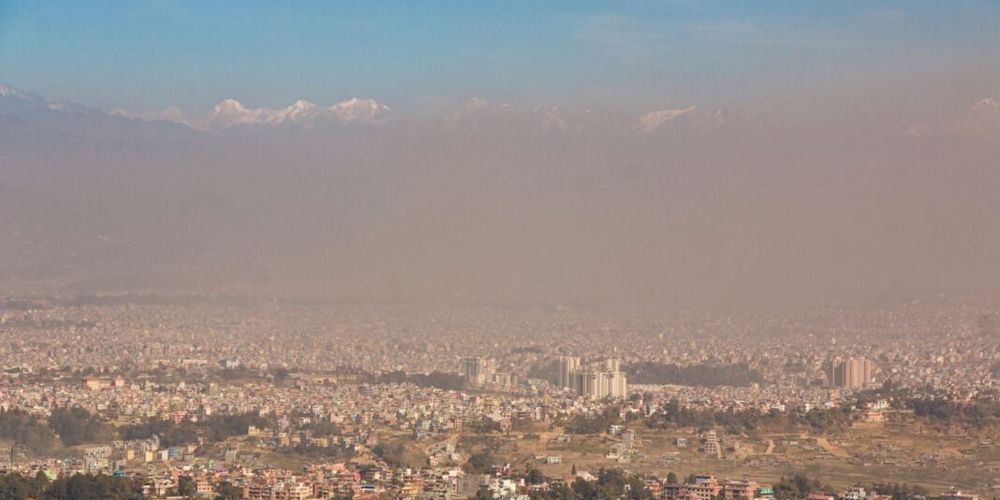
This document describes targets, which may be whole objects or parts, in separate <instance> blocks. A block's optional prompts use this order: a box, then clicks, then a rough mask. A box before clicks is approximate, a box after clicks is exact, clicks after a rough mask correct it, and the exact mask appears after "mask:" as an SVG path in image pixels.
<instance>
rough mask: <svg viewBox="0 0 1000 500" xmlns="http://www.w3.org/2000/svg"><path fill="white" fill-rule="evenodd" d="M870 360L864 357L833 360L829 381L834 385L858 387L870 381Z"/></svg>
mask: <svg viewBox="0 0 1000 500" xmlns="http://www.w3.org/2000/svg"><path fill="white" fill-rule="evenodd" d="M873 374H874V373H873V367H872V362H871V361H869V360H867V359H865V358H847V359H837V360H834V361H833V363H832V366H831V370H830V383H831V385H833V386H835V387H843V388H845V389H859V388H862V387H865V386H867V385H868V384H870V383H871V381H872V376H873Z"/></svg>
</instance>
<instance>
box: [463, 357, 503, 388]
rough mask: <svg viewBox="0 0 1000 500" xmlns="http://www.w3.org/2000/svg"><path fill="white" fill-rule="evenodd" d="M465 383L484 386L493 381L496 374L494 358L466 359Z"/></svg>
mask: <svg viewBox="0 0 1000 500" xmlns="http://www.w3.org/2000/svg"><path fill="white" fill-rule="evenodd" d="M464 366H465V381H466V382H468V383H469V384H470V385H475V386H482V385H485V384H486V383H487V382H492V381H493V375H494V374H495V373H496V371H497V369H496V361H494V360H493V358H484V357H472V358H465V360H464Z"/></svg>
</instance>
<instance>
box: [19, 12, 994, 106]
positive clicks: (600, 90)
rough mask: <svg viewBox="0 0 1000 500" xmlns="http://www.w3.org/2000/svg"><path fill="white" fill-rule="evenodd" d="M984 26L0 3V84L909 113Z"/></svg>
mask: <svg viewBox="0 0 1000 500" xmlns="http://www.w3.org/2000/svg"><path fill="white" fill-rule="evenodd" d="M997 26H1000V4H998V3H997V2H993V1H979V2H976V1H956V2H934V1H929V2H924V1H900V2H871V1H846V2H798V1H763V2H761V1H743V2H739V1H737V2H703V1H697V0H632V1H629V0H616V1H593V0H574V1H553V2H536V1H510V2H480V1H469V2H454V1H447V2H442V1H427V2H412V1H391V0H390V1H380V2H346V1H308V0H307V1H300V2H264V1H218V2H202V1H185V0H136V1H119V0H96V1H88V2H79V1H75V0H62V1H56V0H53V1H44V0H43V1H33V0H32V1H28V0H0V81H4V82H6V83H8V84H11V85H14V86H16V87H19V88H25V89H31V90H33V91H36V92H38V93H40V94H42V95H45V96H46V97H48V98H49V99H51V100H56V101H73V102H79V103H82V104H86V105H88V106H94V107H98V108H102V109H116V108H127V109H133V110H137V111H143V110H150V109H158V108H162V107H165V106H170V105H176V106H179V107H181V108H182V109H184V110H186V111H198V110H203V109H206V108H208V107H210V106H211V105H212V104H214V103H215V102H218V101H220V100H221V99H223V98H227V97H232V98H236V99H239V100H241V101H243V102H245V103H248V104H250V105H253V106H271V107H277V106H285V105H288V104H289V103H291V102H293V101H294V100H296V99H307V100H310V101H315V102H320V103H334V102H339V101H341V100H343V99H346V98H349V97H354V96H359V97H373V98H376V99H378V100H380V101H382V102H387V103H388V104H389V105H391V106H393V107H394V108H396V109H424V108H427V107H431V108H433V107H434V106H435V105H443V104H447V103H451V102H455V101H456V100H464V99H466V98H469V97H473V96H477V97H484V98H488V99H491V100H494V101H504V102H514V103H522V104H539V103H545V104H559V105H588V104H601V105H612V106H617V107H622V108H626V109H634V110H641V109H657V108H662V107H670V106H674V107H679V106H686V105H690V104H700V105H716V106H721V105H727V104H733V103H738V104H740V105H742V106H755V107H756V108H758V109H775V108H785V109H788V110H789V111H790V112H795V111H802V109H803V106H809V107H811V108H810V110H809V111H810V112H814V111H815V110H814V109H812V108H815V107H816V106H827V107H830V108H833V109H836V108H838V107H840V106H842V105H843V103H844V102H845V101H847V102H850V103H858V106H859V107H862V108H863V107H867V106H868V105H869V103H870V101H872V100H878V101H879V102H880V103H882V104H881V105H882V106H884V107H886V109H895V110H907V109H909V108H912V107H913V104H914V103H915V102H919V101H923V102H924V103H925V106H926V107H928V108H933V107H934V106H939V105H940V106H946V105H954V104H955V103H960V102H967V101H969V100H970V99H972V98H975V97H981V96H984V95H990V94H991V92H990V91H993V90H995V89H996V88H997V87H998V86H1000V51H998V50H997V47H1000V30H997V29H996V27H997ZM942 89H947V92H942ZM993 93H995V92H993ZM928 112H930V111H928Z"/></svg>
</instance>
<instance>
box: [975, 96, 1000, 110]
mask: <svg viewBox="0 0 1000 500" xmlns="http://www.w3.org/2000/svg"><path fill="white" fill-rule="evenodd" d="M972 109H973V110H979V111H1000V101H997V100H995V99H993V98H992V97H987V98H985V99H980V100H978V101H976V103H975V104H973V105H972Z"/></svg>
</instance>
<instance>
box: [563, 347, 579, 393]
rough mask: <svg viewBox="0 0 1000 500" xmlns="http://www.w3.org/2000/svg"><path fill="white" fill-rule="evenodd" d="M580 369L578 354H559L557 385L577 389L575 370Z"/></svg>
mask: <svg viewBox="0 0 1000 500" xmlns="http://www.w3.org/2000/svg"><path fill="white" fill-rule="evenodd" d="M578 371H580V358H579V356H559V387H562V388H564V389H573V390H574V391H575V390H577V385H576V372H578Z"/></svg>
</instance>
